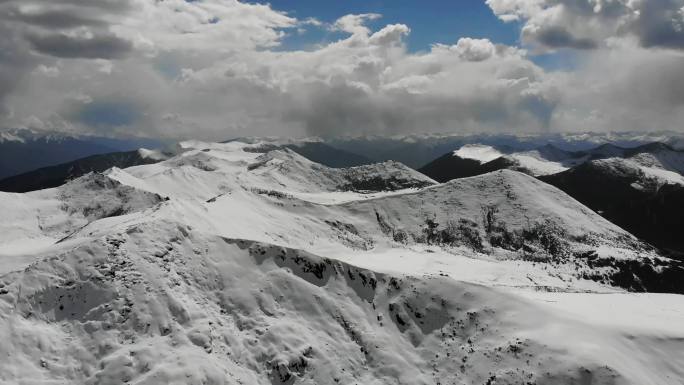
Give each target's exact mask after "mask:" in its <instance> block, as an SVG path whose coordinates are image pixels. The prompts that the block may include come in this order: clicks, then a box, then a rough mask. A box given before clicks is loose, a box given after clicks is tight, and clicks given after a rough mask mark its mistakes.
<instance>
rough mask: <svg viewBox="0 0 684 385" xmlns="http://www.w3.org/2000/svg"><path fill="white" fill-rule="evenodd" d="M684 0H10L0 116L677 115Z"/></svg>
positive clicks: (675, 123)
mask: <svg viewBox="0 0 684 385" xmlns="http://www.w3.org/2000/svg"><path fill="white" fill-rule="evenodd" d="M682 122H684V0H458V1H456V0H454V1H446V0H443V1H442V0H440V1H425V0H422V1H418V0H370V1H360V0H346V1H320V0H298V1H294V0H272V1H269V2H266V1H263V2H261V1H260V2H256V1H254V2H240V1H237V0H192V1H190V0H163V1H158V0H88V1H85V0H6V1H2V2H0V128H30V129H33V130H49V131H65V132H73V133H84V134H97V135H107V136H147V137H161V138H174V139H181V138H197V139H211V140H220V139H225V138H230V137H235V136H263V135H270V136H298V137H301V136H340V135H363V134H374V135H394V134H409V133H437V132H438V133H473V132H491V133H512V134H515V133H524V134H530V133H556V132H584V131H592V132H606V131H661V130H670V131H678V132H682V131H684V127H683V126H682Z"/></svg>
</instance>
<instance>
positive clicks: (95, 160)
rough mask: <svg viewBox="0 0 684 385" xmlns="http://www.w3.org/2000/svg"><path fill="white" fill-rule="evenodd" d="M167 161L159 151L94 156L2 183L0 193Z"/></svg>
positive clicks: (56, 183) (54, 185) (58, 183)
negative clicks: (109, 170) (114, 168)
mask: <svg viewBox="0 0 684 385" xmlns="http://www.w3.org/2000/svg"><path fill="white" fill-rule="evenodd" d="M164 159H166V156H165V155H164V154H162V153H160V152H157V151H151V150H146V149H140V150H135V151H126V152H112V153H108V154H100V155H91V156H88V157H85V158H81V159H77V160H75V161H72V162H66V163H62V164H58V165H56V166H49V167H43V168H39V169H37V170H33V171H29V172H27V173H23V174H19V175H14V176H11V177H8V178H5V179H2V180H0V191H5V192H28V191H35V190H42V189H46V188H51V187H57V186H61V185H63V184H64V183H66V182H68V181H69V180H72V179H75V178H78V177H80V176H83V175H85V174H88V173H90V172H103V171H105V170H107V169H110V168H112V167H119V168H126V167H132V166H138V165H142V164H149V163H156V162H159V161H161V160H164Z"/></svg>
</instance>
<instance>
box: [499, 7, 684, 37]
mask: <svg viewBox="0 0 684 385" xmlns="http://www.w3.org/2000/svg"><path fill="white" fill-rule="evenodd" d="M487 4H488V5H489V6H490V7H491V8H492V10H493V11H494V13H496V14H497V15H498V16H499V17H500V18H501V19H503V20H506V21H511V20H520V21H523V23H524V24H523V28H522V35H523V38H524V40H525V41H526V42H528V43H533V44H538V45H540V46H542V47H547V48H551V49H554V48H577V49H589V48H598V47H599V46H600V45H601V44H600V43H601V42H603V41H605V40H606V39H609V38H613V37H627V36H629V37H635V38H636V40H637V41H638V42H639V43H640V44H641V46H643V47H647V48H648V47H663V48H675V49H683V48H684V0H614V1H597V0H487Z"/></svg>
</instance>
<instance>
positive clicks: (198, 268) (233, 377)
mask: <svg viewBox="0 0 684 385" xmlns="http://www.w3.org/2000/svg"><path fill="white" fill-rule="evenodd" d="M0 197H1V198H2V199H0V204H1V205H2V207H1V210H2V211H3V213H5V214H7V215H8V216H5V217H4V218H9V219H3V220H2V221H1V222H0V225H2V226H3V228H2V230H3V231H0V261H2V262H3V263H2V264H0V266H1V270H0V337H1V338H2V340H3V343H2V344H0V356H1V357H3V359H2V360H0V381H2V382H7V383H83V384H90V383H92V384H121V383H136V384H338V383H343V384H348V383H363V384H435V383H442V384H446V383H462V384H487V383H488V384H494V383H504V384H512V383H525V384H527V383H537V384H569V383H588V384H679V383H681V381H682V379H684V367H682V366H681V365H678V364H676V363H677V362H684V353H683V352H684V330H683V329H682V328H681V325H682V324H684V313H682V312H679V311H678V310H677V309H682V308H684V297H683V296H681V295H675V294H655V293H641V294H636V293H633V292H629V291H654V292H657V291H664V292H670V293H681V292H682V287H681V282H684V280H682V278H683V272H684V269H683V268H682V266H681V264H679V263H678V262H676V261H673V260H670V259H668V258H664V257H662V256H660V255H658V254H657V253H656V252H655V251H654V250H652V249H651V248H650V247H649V246H648V245H646V244H643V243H642V242H640V241H639V240H637V239H636V238H635V237H634V236H632V235H631V234H629V233H627V232H625V231H624V230H622V229H621V228H619V227H617V226H615V225H613V224H611V223H610V222H608V221H606V220H605V219H603V218H602V217H601V216H599V215H597V214H596V213H594V212H593V211H591V210H590V209H588V208H586V207H584V206H582V205H581V204H580V203H578V202H577V201H575V200H574V199H572V198H570V197H569V196H567V195H566V194H564V193H563V192H561V191H560V190H558V189H556V188H554V187H552V186H549V185H547V184H545V183H542V182H540V181H538V180H536V179H534V178H532V177H530V176H528V175H526V174H523V173H519V172H516V171H510V170H502V171H498V172H494V173H489V174H486V175H482V176H476V177H472V178H467V179H460V180H456V181H452V182H450V183H445V184H437V183H436V182H434V181H433V180H432V179H430V178H427V177H425V176H424V175H422V174H420V173H418V172H416V171H413V170H411V169H409V168H408V167H406V166H404V165H402V164H400V163H396V162H386V163H380V164H374V165H367V166H361V167H353V168H346V169H344V168H343V169H333V168H328V167H325V166H322V165H320V164H316V163H313V162H311V161H309V160H307V159H305V158H303V157H302V156H300V155H298V154H296V153H295V152H293V151H291V150H288V149H281V148H279V149H273V147H272V146H271V145H269V144H268V143H260V142H254V143H242V142H229V143H223V144H219V143H204V142H194V141H190V142H184V143H182V144H181V145H180V148H179V153H178V155H176V156H174V157H172V158H170V159H167V160H163V161H161V162H158V163H155V164H147V165H139V166H135V167H130V168H126V169H119V168H113V169H110V170H108V171H107V172H105V173H102V174H97V173H92V174H88V175H85V176H83V177H80V178H78V179H75V180H73V181H71V182H69V183H67V184H66V185H64V186H61V187H58V188H53V189H47V190H41V191H35V192H31V193H24V194H10V193H4V194H2V195H0ZM635 309H638V310H639V311H638V312H636V314H635V311H634V310H635Z"/></svg>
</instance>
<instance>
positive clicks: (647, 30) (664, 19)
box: [633, 0, 684, 49]
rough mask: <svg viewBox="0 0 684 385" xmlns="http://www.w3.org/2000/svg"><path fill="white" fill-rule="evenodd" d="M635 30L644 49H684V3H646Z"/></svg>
mask: <svg viewBox="0 0 684 385" xmlns="http://www.w3.org/2000/svg"><path fill="white" fill-rule="evenodd" d="M633 28H634V30H635V31H636V33H637V34H638V36H639V39H640V41H641V44H642V45H643V46H644V47H667V48H677V49H684V1H679V0H649V1H646V2H644V3H643V6H642V8H641V10H640V17H639V19H638V21H637V22H636V23H635V25H634V26H633Z"/></svg>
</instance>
